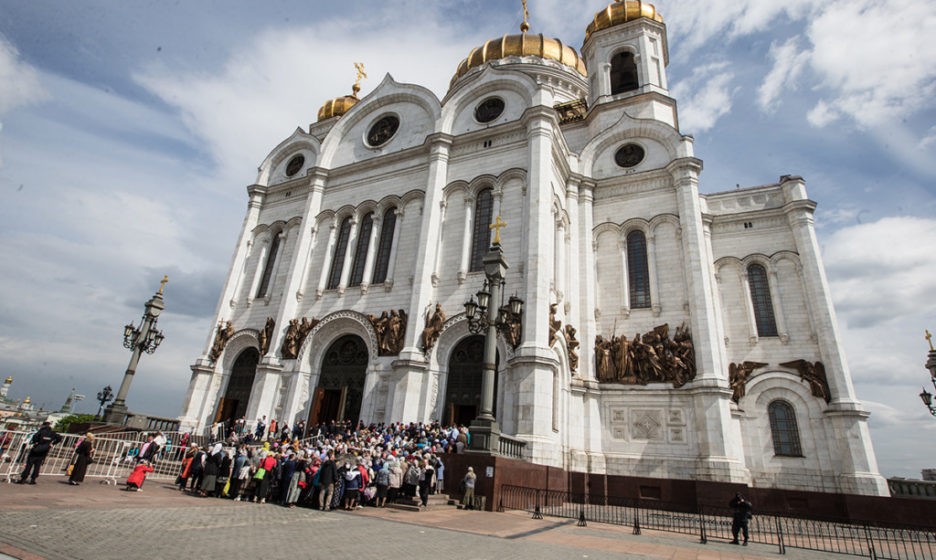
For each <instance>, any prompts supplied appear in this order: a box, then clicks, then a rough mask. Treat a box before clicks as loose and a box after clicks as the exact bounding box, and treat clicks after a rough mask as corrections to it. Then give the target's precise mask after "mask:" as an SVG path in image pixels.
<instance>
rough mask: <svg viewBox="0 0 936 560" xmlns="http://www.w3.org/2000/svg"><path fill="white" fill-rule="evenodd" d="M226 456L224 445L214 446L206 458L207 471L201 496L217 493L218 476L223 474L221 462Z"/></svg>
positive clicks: (204, 475)
mask: <svg viewBox="0 0 936 560" xmlns="http://www.w3.org/2000/svg"><path fill="white" fill-rule="evenodd" d="M223 455H224V445H223V444H221V443H216V444H214V447H212V448H211V452H210V453H208V456H207V457H205V470H204V472H203V473H202V484H201V492H199V496H202V497H204V496H211V495H213V494H214V493H215V487H216V486H217V485H218V474H219V473H220V472H221V461H222V460H223Z"/></svg>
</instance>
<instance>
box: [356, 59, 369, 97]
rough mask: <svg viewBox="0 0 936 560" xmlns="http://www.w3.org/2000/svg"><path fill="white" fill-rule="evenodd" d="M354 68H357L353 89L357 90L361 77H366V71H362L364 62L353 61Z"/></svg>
mask: <svg viewBox="0 0 936 560" xmlns="http://www.w3.org/2000/svg"><path fill="white" fill-rule="evenodd" d="M354 69H355V70H357V78H355V80H354V89H355V91H358V90H360V89H361V79H362V78H366V77H367V73H366V72H364V63H363V62H355V63H354Z"/></svg>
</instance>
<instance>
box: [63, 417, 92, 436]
mask: <svg viewBox="0 0 936 560" xmlns="http://www.w3.org/2000/svg"><path fill="white" fill-rule="evenodd" d="M96 421H97V416H95V415H94V414H69V415H68V416H66V417H65V418H62V419H61V420H59V421H58V422H56V423H55V426H54V428H53V429H54V430H55V431H56V432H65V433H68V428H69V427H70V426H71V425H72V424H84V423H87V422H96Z"/></svg>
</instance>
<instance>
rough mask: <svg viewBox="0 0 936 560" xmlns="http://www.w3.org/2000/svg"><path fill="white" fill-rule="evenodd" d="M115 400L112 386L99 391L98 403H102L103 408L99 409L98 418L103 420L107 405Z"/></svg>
mask: <svg viewBox="0 0 936 560" xmlns="http://www.w3.org/2000/svg"><path fill="white" fill-rule="evenodd" d="M113 399H114V390H113V389H111V386H110V385H108V386H106V387H104V388H103V389H101V390H100V391H98V394H97V401H98V402H99V403H101V406H100V407H98V413H97V417H98V418H102V415H103V413H104V407H105V406H107V403H109V402H111V401H112V400H113Z"/></svg>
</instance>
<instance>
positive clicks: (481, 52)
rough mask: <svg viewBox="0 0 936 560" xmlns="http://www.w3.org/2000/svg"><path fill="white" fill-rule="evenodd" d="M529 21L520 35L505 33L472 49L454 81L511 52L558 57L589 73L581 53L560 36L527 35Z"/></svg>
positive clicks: (584, 72) (585, 74) (516, 54)
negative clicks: (473, 69)
mask: <svg viewBox="0 0 936 560" xmlns="http://www.w3.org/2000/svg"><path fill="white" fill-rule="evenodd" d="M528 28H529V26H528V25H524V26H521V29H522V30H523V31H524V33H521V34H519V35H504V36H503V37H501V38H500V39H491V40H490V41H488V42H487V43H484V44H483V45H481V46H480V47H477V48H475V49H472V51H471V53H470V54H469V55H468V58H466V59H465V60H462V61H461V64H459V65H458V70H457V71H456V72H455V76H453V77H452V82H451V83H452V84H454V83H455V82H456V81H457V80H458V79H459V78H461V77H462V76H464V75H465V74H467V73H468V71H469V70H471V69H472V68H476V67H478V66H481V65H483V64H486V63H488V62H491V61H493V60H500V59H502V58H507V57H508V56H538V57H540V58H545V59H547V60H555V61H557V62H560V63H562V64H565V65H566V66H568V67H570V68H574V69H575V71H576V72H578V73H579V74H581V75H582V76H587V75H588V72H587V71H586V70H585V62H584V61H583V60H582V58H581V57H580V56H579V54H578V53H577V52H576V51H575V49H573V48H572V47H570V46H568V45H564V44H562V41H560V40H559V39H549V38H547V37H543V35H541V34H533V35H528V34H527V33H526V32H525V31H526V30H527V29H528Z"/></svg>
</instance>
